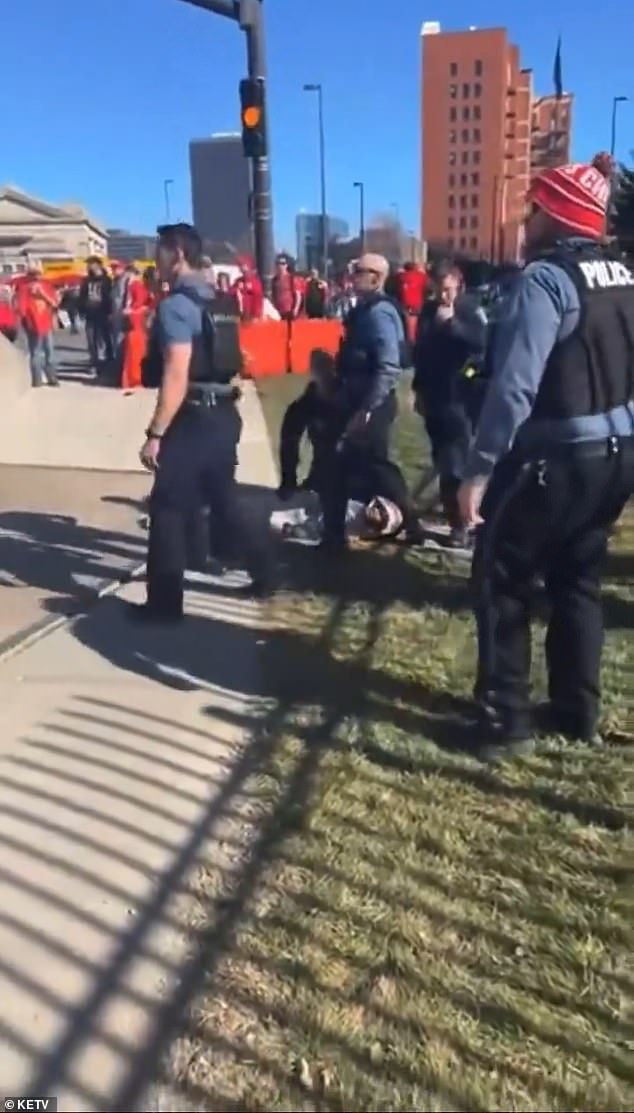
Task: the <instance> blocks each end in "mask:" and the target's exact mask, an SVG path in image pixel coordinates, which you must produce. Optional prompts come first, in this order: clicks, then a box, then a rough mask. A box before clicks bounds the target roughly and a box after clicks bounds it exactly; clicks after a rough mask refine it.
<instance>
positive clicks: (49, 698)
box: [0, 584, 265, 1113]
mask: <svg viewBox="0 0 634 1113" xmlns="http://www.w3.org/2000/svg"><path fill="white" fill-rule="evenodd" d="M142 590H143V589H142V587H141V585H140V584H133V585H129V586H128V587H127V588H126V589H124V591H123V592H122V596H123V598H128V599H129V598H132V599H134V598H136V599H139V598H140V597H141V594H142ZM189 605H190V617H189V619H188V621H187V623H185V625H184V626H183V627H182V628H177V629H161V630H158V629H153V630H145V629H138V630H137V629H136V628H135V627H131V626H130V623H129V621H127V620H126V617H125V613H124V608H123V602H122V599H120V598H111V599H106V600H103V601H102V602H101V603H99V604H98V605H97V607H96V608H95V609H94V611H93V612H92V613H91V614H89V615H87V616H84V617H82V618H80V619H77V620H76V621H75V622H74V623H73V624H72V625H69V626H66V627H65V628H63V629H58V630H56V631H55V632H54V633H52V634H51V635H50V636H48V637H46V638H44V639H42V640H41V641H40V642H38V643H37V644H35V645H33V646H32V647H31V648H30V649H28V650H26V651H25V652H24V653H22V654H18V655H16V656H14V657H12V658H10V659H8V660H6V661H5V662H4V664H3V665H0V701H1V706H2V708H3V728H4V729H3V736H2V737H3V741H2V744H1V751H0V753H1V761H0V817H1V818H0V846H1V847H2V862H1V864H0V955H1V956H2V957H1V958H0V1000H2V1016H1V1018H0V1083H1V1085H2V1088H3V1090H4V1093H5V1094H49V1095H54V1096H56V1097H58V1099H59V1106H58V1108H59V1110H60V1111H63V1113H70V1111H79V1110H84V1111H99V1113H103V1111H106V1110H110V1109H113V1110H114V1109H123V1108H126V1109H129V1108H130V1104H129V1101H130V1094H131V1093H132V1092H134V1085H135V1082H134V1080H135V1079H138V1078H139V1077H141V1078H142V1077H143V1071H144V1070H145V1069H146V1068H145V1066H144V1064H145V1063H147V1062H151V1060H152V1056H153V1048H154V1044H155V1040H156V1033H154V1032H153V1028H154V1026H155V1025H156V1023H157V1015H158V1012H159V1009H160V1007H161V1005H162V1003H163V1002H165V1001H166V1000H167V999H169V997H170V995H171V993H172V992H173V991H174V990H177V989H178V985H179V981H180V967H181V964H182V963H183V961H184V959H185V952H186V949H187V942H188V936H187V910H188V900H187V892H188V889H189V887H190V886H191V885H192V884H193V883H194V881H195V877H196V873H197V871H198V870H199V869H200V868H201V866H203V865H204V864H205V863H208V866H209V868H216V869H217V868H218V866H219V865H220V866H221V867H222V868H223V869H225V870H227V871H229V870H230V869H231V867H232V866H235V865H236V864H237V863H239V861H240V858H241V856H242V854H243V852H244V850H245V848H246V846H247V844H248V816H249V813H250V811H252V810H253V809H252V807H251V805H252V801H250V799H249V793H248V785H247V779H248V775H249V771H250V770H251V769H252V768H253V765H252V757H251V756H249V755H248V751H244V749H243V748H244V746H245V743H246V742H247V741H248V737H249V734H250V732H252V731H253V729H254V727H255V724H256V722H257V720H258V717H259V716H260V715H261V714H262V712H263V709H264V702H263V699H264V696H265V692H264V691H263V689H262V682H261V679H260V676H259V668H258V654H259V652H260V647H259V646H258V642H260V643H261V642H262V640H263V638H264V635H263V634H262V633H261V631H260V630H259V626H260V624H261V618H260V614H259V611H258V607H257V605H256V604H254V603H249V602H237V601H235V600H233V601H232V600H229V599H228V598H223V597H218V596H214V595H212V594H206V593H204V592H198V593H195V594H193V595H192V596H191V597H190V603H189ZM243 753H244V757H243V756H242V755H243ZM139 1072H140V1073H139ZM144 1081H147V1079H145V1080H144ZM144 1108H145V1106H144Z"/></svg>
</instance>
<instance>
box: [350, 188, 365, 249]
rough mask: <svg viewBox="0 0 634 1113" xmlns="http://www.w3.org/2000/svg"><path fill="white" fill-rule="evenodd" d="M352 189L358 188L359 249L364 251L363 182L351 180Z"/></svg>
mask: <svg viewBox="0 0 634 1113" xmlns="http://www.w3.org/2000/svg"><path fill="white" fill-rule="evenodd" d="M352 185H353V187H354V189H358V190H359V241H360V243H361V251H362V252H363V251H365V185H364V183H363V182H353V183H352Z"/></svg>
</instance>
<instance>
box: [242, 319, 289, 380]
mask: <svg viewBox="0 0 634 1113" xmlns="http://www.w3.org/2000/svg"><path fill="white" fill-rule="evenodd" d="M240 348H241V350H242V356H243V359H244V369H243V372H242V376H243V378H245V379H259V378H261V377H262V376H263V375H285V374H286V372H287V371H288V368H289V362H290V350H289V349H290V337H289V326H288V322H287V321H252V322H250V323H249V324H248V325H240Z"/></svg>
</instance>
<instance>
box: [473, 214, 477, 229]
mask: <svg viewBox="0 0 634 1113" xmlns="http://www.w3.org/2000/svg"><path fill="white" fill-rule="evenodd" d="M471 227H472V228H477V227H478V218H477V216H472V217H471Z"/></svg>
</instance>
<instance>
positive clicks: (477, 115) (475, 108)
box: [473, 104, 481, 120]
mask: <svg viewBox="0 0 634 1113" xmlns="http://www.w3.org/2000/svg"><path fill="white" fill-rule="evenodd" d="M473 118H474V120H479V119H480V118H481V110H480V105H479V104H475V105H474V106H473Z"/></svg>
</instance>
